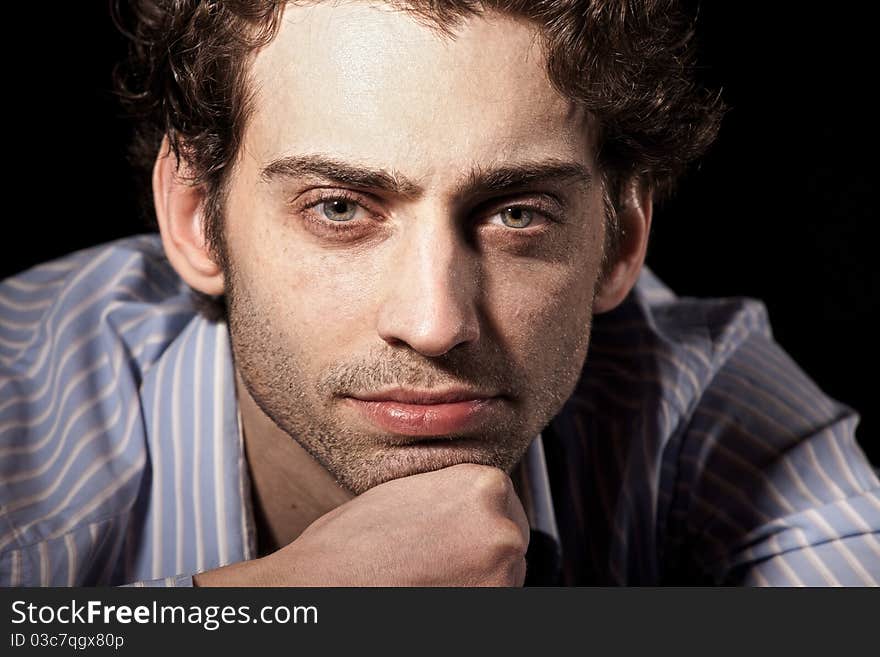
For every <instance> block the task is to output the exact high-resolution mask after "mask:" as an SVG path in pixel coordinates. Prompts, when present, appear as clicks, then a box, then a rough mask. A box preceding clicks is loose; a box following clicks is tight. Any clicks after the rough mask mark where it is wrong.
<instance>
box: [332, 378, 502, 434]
mask: <svg viewBox="0 0 880 657" xmlns="http://www.w3.org/2000/svg"><path fill="white" fill-rule="evenodd" d="M346 401H347V402H348V403H349V404H350V405H352V406H353V407H354V408H355V409H356V410H357V411H358V412H359V413H360V414H361V415H362V416H363V417H364V418H365V419H366V420H368V421H369V422H370V423H371V424H373V425H374V426H375V427H376V428H378V429H380V430H382V431H384V432H389V433H392V434H398V435H402V436H442V435H445V434H450V433H455V432H461V431H467V430H469V429H474V428H477V427H478V426H479V425H480V424H481V423H482V422H485V421H486V420H487V418H488V416H489V415H490V414H491V413H492V412H493V410H494V409H495V407H496V406H497V404H498V403H499V402H500V397H497V396H491V395H486V394H483V393H479V392H474V391H469V390H464V389H457V390H446V391H417V390H401V389H397V390H392V391H386V392H381V393H370V394H364V395H357V396H356V397H348V398H346Z"/></svg>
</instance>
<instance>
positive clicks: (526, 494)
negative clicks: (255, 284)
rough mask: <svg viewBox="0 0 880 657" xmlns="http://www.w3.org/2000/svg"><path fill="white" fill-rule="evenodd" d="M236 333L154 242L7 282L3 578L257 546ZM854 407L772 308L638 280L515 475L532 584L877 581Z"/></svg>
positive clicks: (189, 568) (248, 552) (879, 558)
mask: <svg viewBox="0 0 880 657" xmlns="http://www.w3.org/2000/svg"><path fill="white" fill-rule="evenodd" d="M233 381H234V379H233V369H232V359H231V353H230V345H229V337H228V331H227V327H226V325H225V324H224V323H223V322H217V323H213V322H209V321H208V320H206V319H205V318H203V317H202V316H201V315H199V314H198V313H197V311H196V309H195V307H194V304H193V301H192V295H191V292H190V290H189V288H188V287H187V285H186V284H185V283H184V282H183V281H182V280H181V279H180V278H179V277H178V276H177V275H176V273H175V272H174V270H173V269H172V268H171V266H170V265H169V263H168V261H167V259H166V258H165V256H164V253H163V250H162V246H161V242H160V240H159V238H158V237H157V236H155V235H143V236H138V237H133V238H126V239H123V240H119V241H116V242H113V243H111V244H108V245H102V246H98V247H94V248H92V249H87V250H84V251H80V252H77V253H74V254H72V255H69V256H67V257H65V258H62V259H60V260H57V261H54V262H50V263H47V264H44V265H40V266H38V267H35V268H32V269H30V270H28V271H26V272H23V273H21V274H19V275H17V276H15V277H13V278H10V279H7V280H6V281H4V282H2V283H0V483H2V486H0V505H2V506H0V583H2V584H5V585H13V586H15V585H28V586H40V585H42V586H46V585H60V586H73V585H97V584H112V585H118V584H144V585H186V584H190V583H191V576H192V575H193V574H195V573H198V572H202V571H205V570H209V569H212V568H216V567H219V566H222V565H226V564H229V563H233V562H237V561H241V560H247V559H251V558H253V557H254V556H255V554H256V536H255V529H254V522H253V517H252V509H251V499H250V482H249V478H248V467H247V462H246V460H245V456H244V450H243V445H242V434H241V425H240V419H239V414H238V406H237V401H236V397H235V386H234V384H233ZM857 421H858V416H857V415H856V413H855V412H854V411H853V410H851V409H850V408H848V407H846V406H844V405H842V404H839V403H837V402H835V401H834V400H832V399H830V398H828V397H827V396H825V395H824V394H823V393H822V392H821V391H820V390H819V389H818V388H817V387H816V386H815V384H814V383H813V382H812V381H810V379H809V378H807V377H806V376H805V375H804V373H803V372H801V370H800V369H799V368H798V367H797V365H795V363H793V362H792V361H791V360H790V359H789V358H788V356H787V355H786V354H785V353H784V352H783V351H782V350H781V349H780V348H779V346H778V345H776V344H775V343H774V342H773V340H772V336H771V333H770V328H769V324H768V320H767V316H766V311H765V309H764V307H763V306H762V305H761V303H759V302H757V301H754V300H750V299H742V298H732V299H713V300H706V299H699V300H698V299H691V298H679V297H677V296H675V295H674V294H673V293H672V292H671V291H670V290H669V289H668V288H666V287H665V286H664V285H663V284H662V283H661V282H660V281H659V280H658V279H657V278H656V277H655V276H654V275H653V274H652V273H651V272H650V271H648V270H647V269H646V270H644V272H643V274H642V276H641V277H640V279H639V282H638V284H637V285H636V287H635V288H634V290H633V292H632V293H631V294H630V295H629V297H628V298H627V300H626V301H625V302H624V303H623V304H621V306H619V307H618V308H617V309H616V310H614V311H613V312H611V313H607V314H604V315H600V316H597V317H596V318H595V319H594V325H593V332H592V340H591V345H590V349H589V352H588V356H587V362H586V365H585V367H584V370H583V373H582V376H581V378H580V380H579V382H578V384H577V387H576V389H575V391H574V393H573V394H572V396H571V397H570V399H569V400H568V401H567V402H566V403H565V405H564V407H563V408H562V410H561V411H560V412H559V414H558V415H557V416H556V417H554V418H553V420H552V421H551V422H550V423H549V425H548V426H547V427H545V428H544V430H543V431H542V432H541V434H540V435H539V436H537V437H536V438H535V440H534V441H533V442H532V444H531V446H530V447H529V450H528V452H527V453H526V455H525V457H524V458H523V459H522V461H521V463H520V466H519V467H518V468H517V469H516V470H515V472H514V473H513V476H514V481H515V484H516V486H517V491H518V492H519V494H520V497H521V499H522V500H523V505H524V507H525V509H526V512H527V515H528V517H529V520H530V523H531V525H532V539H533V540H532V543H531V544H530V551H529V556H528V559H529V564H528V565H529V571H528V577H527V582H530V583H535V584H542V583H543V584H547V583H551V584H553V583H558V584H565V585H575V584H576V585H582V584H603V585H608V584H611V585H618V584H619V585H652V584H736V585H796V586H800V585H807V586H813V585H820V586H821V585H877V584H878V582H880V482H878V479H877V476H876V474H875V472H874V471H873V470H872V468H871V467H870V465H869V464H868V462H867V460H866V458H865V456H864V454H863V452H862V451H861V450H860V448H859V446H858V445H857V443H856V442H855V437H854V435H855V434H854V432H855V426H856V423H857Z"/></svg>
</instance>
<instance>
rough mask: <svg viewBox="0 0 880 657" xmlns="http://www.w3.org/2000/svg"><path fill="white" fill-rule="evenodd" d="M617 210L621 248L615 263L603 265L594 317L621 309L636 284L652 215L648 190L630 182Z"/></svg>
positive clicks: (625, 188)
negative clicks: (617, 308) (618, 307)
mask: <svg viewBox="0 0 880 657" xmlns="http://www.w3.org/2000/svg"><path fill="white" fill-rule="evenodd" d="M619 207H620V210H619V211H618V214H617V217H618V222H619V227H620V230H621V238H620V244H619V247H618V250H617V254H615V256H614V261H613V262H610V263H607V264H606V266H605V272H604V275H603V277H602V279H601V280H600V281H599V285H598V287H597V289H596V297H595V299H594V301H593V313H594V314H599V313H604V312H608V311H609V310H613V309H614V308H616V307H617V306H618V305H620V303H621V302H622V301H623V300H624V299H625V298H626V295H627V294H629V292H630V290H632V288H633V286H634V285H635V284H636V281H637V280H638V278H639V274H640V273H641V271H642V266H643V265H644V263H645V253H646V252H647V250H648V236H649V235H650V233H651V216H652V213H653V194H652V192H651V189H650V188H649V187H648V186H647V185H645V184H642V183H641V182H640V181H638V180H636V179H633V180H631V181H630V182H629V183H628V184H627V185H625V187H624V190H623V192H622V197H621V199H620V203H619Z"/></svg>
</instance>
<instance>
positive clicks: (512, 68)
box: [225, 3, 604, 493]
mask: <svg viewBox="0 0 880 657" xmlns="http://www.w3.org/2000/svg"><path fill="white" fill-rule="evenodd" d="M251 81H252V84H253V89H254V90H255V96H254V103H253V107H254V112H253V114H252V115H251V117H250V118H249V122H248V126H247V129H246V131H245V137H244V143H243V146H242V148H241V154H240V157H239V160H238V162H237V163H236V167H235V170H234V173H233V175H232V177H231V183H230V189H229V195H228V198H227V202H226V205H225V213H226V222H225V236H226V255H227V259H228V262H229V265H230V269H229V270H228V271H227V272H226V286H227V295H228V302H229V318H230V333H231V336H232V344H233V351H234V355H235V360H236V367H237V369H238V372H239V374H240V375H241V378H242V380H243V381H244V383H245V385H246V387H247V389H248V391H249V393H250V394H251V396H252V397H253V398H254V400H255V401H256V402H257V404H258V405H259V406H260V408H261V409H262V410H263V411H264V412H265V413H266V414H267V415H268V416H269V417H270V418H271V419H272V420H273V421H274V422H275V423H276V424H277V425H278V426H279V427H280V428H281V429H282V430H284V431H285V432H286V433H288V434H289V435H290V436H291V437H293V438H294V439H296V440H297V441H298V442H299V443H300V444H301V445H302V446H303V447H304V448H306V449H307V450H308V451H309V453H311V454H312V456H313V457H315V458H316V459H317V460H318V461H319V462H320V463H321V464H322V465H323V466H324V467H325V468H326V469H327V470H328V471H329V472H330V473H331V474H333V475H334V476H335V477H336V478H337V480H338V481H339V482H340V483H341V484H343V485H344V486H346V487H347V488H348V489H350V490H351V491H353V492H354V493H361V492H363V491H365V490H367V489H368V488H370V487H372V486H374V485H376V484H379V483H382V482H384V481H387V480H389V479H393V478H397V477H401V476H406V475H410V474H415V473H417V472H424V471H428V470H434V469H437V468H441V467H445V466H448V465H453V464H456V463H461V462H473V463H482V464H487V465H494V466H497V467H500V468H503V469H505V470H508V471H509V470H510V469H511V468H512V467H513V466H514V465H515V464H516V462H517V461H518V460H519V458H520V457H521V456H522V454H523V452H524V451H525V449H526V447H527V446H528V444H529V442H530V441H531V439H532V438H533V437H534V436H535V435H536V434H537V433H538V432H539V431H540V430H541V429H542V428H543V427H544V426H545V425H546V424H547V423H548V422H549V420H550V419H551V418H552V417H553V416H554V415H555V414H556V413H557V412H558V410H559V409H560V407H561V406H562V404H563V403H564V401H565V400H566V399H567V398H568V396H569V395H570V394H571V392H572V390H573V387H574V385H575V383H576V381H577V378H578V376H579V374H580V371H581V367H582V365H583V362H584V358H585V355H586V350H587V344H588V341H589V326H590V318H591V305H592V299H593V292H594V289H595V286H596V283H597V278H598V276H599V273H600V267H601V259H602V243H603V239H604V226H603V220H602V203H601V190H600V187H599V183H598V172H597V170H596V165H595V161H594V155H595V153H594V146H593V139H592V135H591V131H590V129H589V125H588V118H587V117H586V116H585V114H584V113H583V111H581V110H580V109H578V108H576V107H574V106H573V105H571V104H570V103H568V102H567V101H565V100H564V99H563V98H562V97H561V96H560V95H559V94H558V93H557V92H556V91H555V90H554V88H553V87H552V86H551V84H550V82H549V81H548V79H547V77H546V66H545V59H544V56H543V53H542V51H541V48H540V45H539V41H538V39H537V33H536V32H535V29H534V28H533V27H532V26H531V25H529V24H528V23H525V22H521V21H518V20H515V19H512V18H510V17H503V16H500V15H488V16H487V17H485V18H474V19H469V20H467V21H465V22H464V23H463V24H462V25H461V26H460V27H458V28H457V29H456V30H455V37H454V38H449V37H448V36H441V35H440V34H439V33H438V32H436V31H435V30H432V29H430V28H428V27H426V26H425V25H423V24H420V23H419V22H417V21H415V20H414V19H413V18H411V17H410V16H408V15H406V14H404V13H400V12H396V11H392V10H390V9H387V8H375V7H372V8H371V7H368V6H366V5H365V4H359V3H352V4H342V5H338V4H337V3H322V4H318V5H316V6H311V7H292V6H289V7H288V9H287V10H286V12H285V14H284V19H283V23H282V27H281V29H280V32H279V34H278V35H277V37H276V38H275V39H274V40H273V41H272V42H271V44H269V45H268V46H267V47H266V48H264V49H263V50H262V51H260V52H259V54H258V55H257V56H256V58H255V60H254V62H253V65H252V69H251ZM414 391H415V392H417V393H425V392H427V393H438V392H440V393H442V392H448V391H458V392H460V393H462V394H460V395H458V396H459V397H464V398H465V399H464V401H459V402H457V403H446V404H431V405H424V404H423V405H417V404H413V403H412V402H413V401H426V400H424V399H421V400H419V399H413V398H410V399H407V395H412V394H414ZM368 397H369V398H370V400H367V399H366V398H368ZM395 398H396V400H397V401H394V400H395ZM377 400H378V401H377ZM382 400H385V401H382ZM389 400H390V401H389ZM429 401H430V400H429ZM433 401H435V402H436V401H437V400H436V399H435V400H433ZM406 402H410V403H406Z"/></svg>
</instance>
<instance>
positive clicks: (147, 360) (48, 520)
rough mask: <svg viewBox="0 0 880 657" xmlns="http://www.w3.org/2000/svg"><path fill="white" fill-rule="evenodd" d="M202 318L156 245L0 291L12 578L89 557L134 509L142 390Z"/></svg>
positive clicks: (0, 413) (1, 542)
mask: <svg viewBox="0 0 880 657" xmlns="http://www.w3.org/2000/svg"><path fill="white" fill-rule="evenodd" d="M194 313H195V311H194V308H193V305H192V301H191V298H190V293H189V289H188V287H187V286H186V284H185V283H184V282H183V281H182V280H180V279H179V277H178V276H177V275H176V274H175V272H174V270H173V269H172V268H171V266H170V264H169V263H168V261H167V260H166V258H165V256H164V253H163V251H162V247H161V243H160V241H159V238H158V236H154V235H144V236H137V237H132V238H126V239H122V240H118V241H116V242H112V243H109V244H106V245H101V246H97V247H94V248H90V249H86V250H83V251H79V252H76V253H73V254H71V255H68V256H66V257H63V258H61V259H58V260H55V261H53V262H49V263H45V264H42V265H39V266H37V267H34V268H32V269H29V270H27V271H25V272H22V273H21V274H18V275H16V276H14V277H12V278H9V279H7V280H5V281H3V282H2V283H0V477H2V479H3V481H4V487H3V490H2V499H0V503H2V522H0V553H3V554H4V559H3V564H5V566H4V569H5V567H6V566H8V567H9V569H11V572H15V563H16V561H15V559H16V558H17V559H18V563H19V568H18V572H19V573H21V572H22V570H21V568H22V567H24V566H25V565H26V564H25V563H24V562H22V561H21V559H22V554H30V553H31V552H33V553H34V554H37V555H38V556H39V557H40V558H41V559H43V558H45V559H51V555H49V554H48V552H47V550H50V548H51V549H52V550H57V551H60V553H61V554H64V551H65V550H68V551H69V550H70V549H71V541H73V542H74V549H76V548H77V547H78V551H79V552H80V553H81V552H82V550H83V549H84V548H83V541H85V543H88V542H89V541H90V540H105V539H106V537H105V538H101V536H100V535H99V533H100V532H99V533H96V530H97V529H98V528H100V529H101V531H102V532H103V531H107V530H108V527H110V526H112V523H110V524H108V523H107V522H106V521H108V519H112V518H113V517H114V516H117V515H119V514H124V513H127V512H128V511H129V510H130V509H131V508H132V505H133V504H134V501H135V499H136V497H137V495H138V490H139V487H140V485H141V479H142V476H143V474H144V471H145V467H146V463H147V454H146V447H145V445H146V441H145V436H144V433H143V418H142V409H141V403H140V388H141V384H142V380H143V377H144V375H145V374H146V373H147V371H148V370H149V369H150V368H151V367H152V366H153V364H155V362H156V361H157V360H158V359H159V358H160V356H161V355H162V353H163V352H164V351H165V350H166V349H167V347H168V345H169V344H170V343H171V342H172V341H173V340H174V339H175V337H176V336H177V335H178V334H179V333H180V332H181V331H182V330H183V329H184V327H185V326H186V325H187V323H188V322H189V321H190V320H191V319H192V317H193V315H194ZM120 526H124V523H122V524H121V525H120ZM107 540H109V539H107ZM22 551H23V552H22ZM14 554H18V557H15V556H14ZM7 562H8V563H7ZM44 572H45V571H44ZM10 577H11V575H10Z"/></svg>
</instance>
